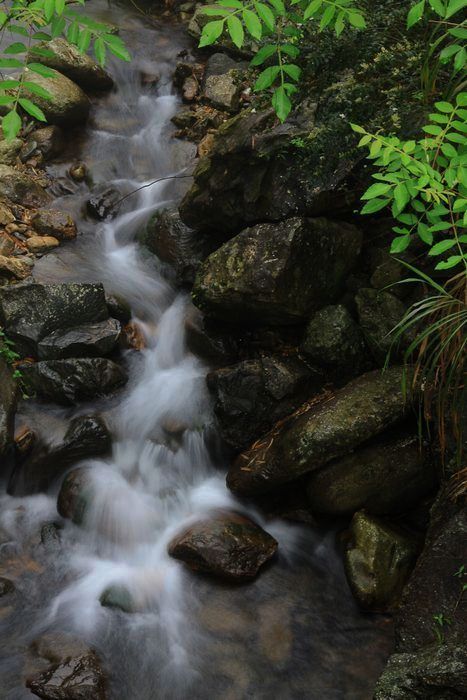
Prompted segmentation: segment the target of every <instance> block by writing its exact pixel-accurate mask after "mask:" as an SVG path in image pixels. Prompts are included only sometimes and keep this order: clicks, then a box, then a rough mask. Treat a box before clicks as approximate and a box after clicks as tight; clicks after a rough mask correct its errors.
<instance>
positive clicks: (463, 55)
mask: <svg viewBox="0 0 467 700" xmlns="http://www.w3.org/2000/svg"><path fill="white" fill-rule="evenodd" d="M466 63H467V51H466V50H465V49H464V48H462V49H461V50H460V51H458V52H457V54H456V57H455V59H454V68H455V69H456V70H458V71H459V70H462V69H463V68H464V66H465V64H466Z"/></svg>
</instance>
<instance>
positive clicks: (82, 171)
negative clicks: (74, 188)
mask: <svg viewBox="0 0 467 700" xmlns="http://www.w3.org/2000/svg"><path fill="white" fill-rule="evenodd" d="M68 173H69V175H70V177H71V179H72V180H74V181H75V182H84V181H85V180H86V178H87V176H88V169H87V167H86V165H85V164H84V163H73V165H72V166H71V168H70V169H69V171H68Z"/></svg>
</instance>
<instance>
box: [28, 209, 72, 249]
mask: <svg viewBox="0 0 467 700" xmlns="http://www.w3.org/2000/svg"><path fill="white" fill-rule="evenodd" d="M31 223H32V225H33V227H34V228H35V230H36V231H37V232H38V233H40V234H41V235H42V236H54V238H58V239H59V240H60V241H64V240H70V239H71V238H76V224H75V222H74V221H73V219H72V218H71V216H70V214H68V212H66V211H59V210H58V209H39V211H38V212H37V213H36V214H35V215H34V216H33V218H32V221H31Z"/></svg>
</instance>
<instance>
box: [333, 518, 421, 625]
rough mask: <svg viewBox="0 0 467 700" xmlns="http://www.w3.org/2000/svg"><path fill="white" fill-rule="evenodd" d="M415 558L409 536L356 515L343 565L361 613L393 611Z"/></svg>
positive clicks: (413, 546) (385, 524)
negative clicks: (363, 611) (361, 610)
mask: <svg viewBox="0 0 467 700" xmlns="http://www.w3.org/2000/svg"><path fill="white" fill-rule="evenodd" d="M416 555H417V545H416V542H414V540H413V539H412V538H411V537H409V536H408V535H406V534H405V533H403V532H402V531H399V530H398V529H396V528H395V527H393V526H392V525H390V524H388V523H386V522H385V521H383V520H379V519H378V518H376V517H375V516H373V515H368V514H367V513H365V512H364V511H359V512H358V513H356V514H355V515H354V517H353V519H352V523H351V525H350V542H349V543H348V546H347V550H346V553H345V560H344V562H345V571H346V574H347V579H348V581H349V585H350V588H351V590H352V593H353V595H354V597H355V598H356V600H357V602H358V604H359V605H360V606H361V607H362V608H363V609H364V610H377V611H380V612H386V611H388V610H390V609H393V608H394V606H395V605H396V604H397V603H398V601H399V598H400V595H401V593H402V589H403V587H404V585H405V583H406V581H407V579H408V577H409V575H410V572H411V570H412V568H413V566H414V564H415V560H416Z"/></svg>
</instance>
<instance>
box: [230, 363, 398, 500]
mask: <svg viewBox="0 0 467 700" xmlns="http://www.w3.org/2000/svg"><path fill="white" fill-rule="evenodd" d="M403 376H404V370H403V368H401V367H391V368H389V369H388V370H387V371H385V372H381V371H380V370H376V371H373V372H368V373H367V374H364V375H362V376H361V377H358V378H357V379H354V380H353V381H352V382H350V383H349V384H347V385H346V386H345V387H343V388H342V389H339V391H337V392H336V393H335V394H334V396H332V397H331V398H329V399H327V400H324V401H321V402H319V403H317V404H316V405H314V406H311V408H309V409H308V410H305V411H304V412H302V413H301V414H300V415H298V416H296V417H292V418H291V419H290V420H289V421H287V422H286V423H285V424H284V425H283V426H281V427H280V429H279V430H277V431H274V429H273V431H272V434H271V436H270V438H268V437H266V438H265V439H264V441H262V443H261V444H260V445H253V446H252V447H251V448H250V449H249V450H247V451H245V452H244V453H243V454H242V455H240V457H238V459H237V460H236V462H235V463H234V464H233V466H232V467H231V469H230V471H229V473H228V475H227V483H228V486H229V487H230V488H231V489H232V490H233V491H234V492H236V493H241V494H245V495H249V494H255V493H263V492H267V491H270V490H272V489H274V488H276V487H277V486H280V485H281V484H284V483H287V482H289V481H293V480H294V479H296V478H297V477H299V476H301V475H302V474H306V473H307V472H311V471H314V470H316V469H319V468H320V467H323V466H324V465H325V464H326V463H328V462H330V461H331V460H332V459H335V458H337V457H342V456H344V455H346V454H347V453H349V452H351V451H352V450H354V449H355V448H356V447H358V446H359V445H361V444H362V443H364V442H366V441H367V440H370V439H371V438H374V437H376V436H377V435H379V434H381V433H383V432H384V431H385V430H387V429H388V428H390V427H392V426H394V425H396V424H397V423H399V422H400V421H401V420H402V419H403V418H404V417H406V416H407V413H408V411H409V409H410V404H409V402H408V401H407V398H406V396H405V392H404V390H403V384H402V379H403Z"/></svg>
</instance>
